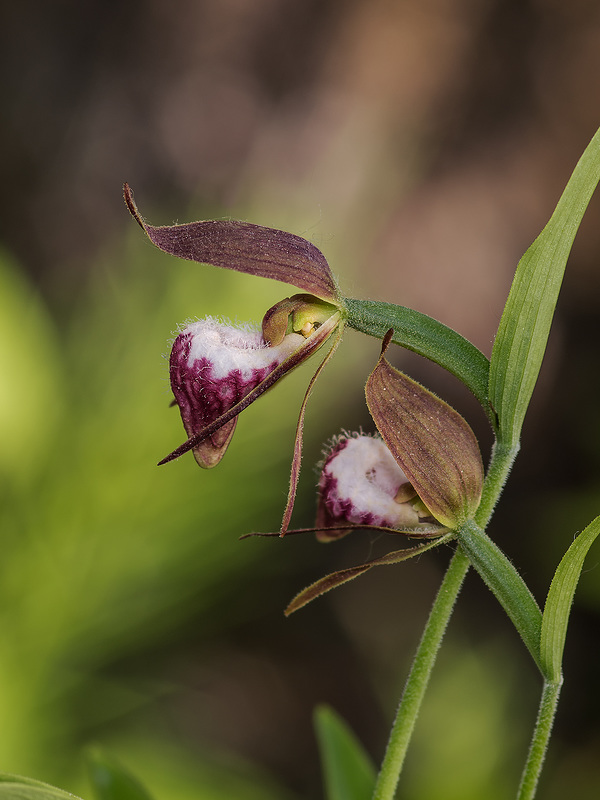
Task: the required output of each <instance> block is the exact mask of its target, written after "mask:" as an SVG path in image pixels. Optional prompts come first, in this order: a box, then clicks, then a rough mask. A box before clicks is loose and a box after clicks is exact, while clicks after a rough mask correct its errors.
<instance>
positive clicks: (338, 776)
mask: <svg viewBox="0 0 600 800" xmlns="http://www.w3.org/2000/svg"><path fill="white" fill-rule="evenodd" d="M315 730H316V734H317V741H318V743H319V752H320V754H321V764H322V767H323V780H324V783H325V797H326V800H370V797H371V795H372V794H373V789H374V788H375V777H376V772H375V767H374V766H373V762H372V761H371V759H370V757H369V755H368V754H367V753H366V752H365V750H364V748H363V746H362V745H361V743H360V742H359V741H358V739H357V738H356V736H355V735H354V733H353V732H352V730H351V729H350V728H349V726H348V725H347V723H346V722H345V721H344V720H343V719H342V718H341V717H340V716H339V714H336V712H335V711H334V710H333V709H332V708H330V707H329V706H319V707H318V708H317V709H316V711H315Z"/></svg>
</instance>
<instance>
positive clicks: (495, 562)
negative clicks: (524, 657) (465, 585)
mask: <svg viewBox="0 0 600 800" xmlns="http://www.w3.org/2000/svg"><path fill="white" fill-rule="evenodd" d="M456 538H457V539H458V542H459V544H460V546H461V547H462V549H463V551H464V552H465V555H466V556H467V557H468V559H469V561H470V562H471V564H473V566H474V567H475V569H476V570H477V572H478V573H479V575H480V576H481V577H482V578H483V580H484V582H485V583H486V584H487V586H488V587H489V588H490V589H491V590H492V592H493V593H494V595H495V596H496V598H497V600H498V601H499V602H500V604H501V605H502V607H503V608H504V610H505V611H506V613H507V614H508V616H509V617H510V619H511V620H512V622H513V624H514V626H515V628H516V629H517V631H518V632H519V634H520V636H521V638H522V639H523V641H524V643H525V645H526V647H527V649H528V650H529V652H530V653H531V655H532V657H533V660H534V661H535V663H536V664H537V665H538V666H539V667H540V669H542V667H541V663H540V632H541V625H542V612H541V611H540V609H539V607H538V604H537V603H536V602H535V599H534V597H533V595H532V594H531V592H530V591H529V588H528V587H527V584H526V583H525V581H524V580H523V578H522V577H521V576H520V575H519V573H518V572H517V570H516V569H515V567H514V566H513V565H512V564H511V562H510V561H509V560H508V558H507V557H506V556H505V555H504V553H503V552H502V550H500V548H499V547H498V546H497V545H496V544H494V542H492V540H491V539H490V538H489V536H487V534H486V533H484V531H483V530H482V529H481V528H480V527H479V526H478V525H476V524H475V523H474V522H473V521H472V520H468V521H467V522H465V524H464V525H462V526H461V527H460V528H459V529H458V530H457V531H456ZM542 671H543V670H542Z"/></svg>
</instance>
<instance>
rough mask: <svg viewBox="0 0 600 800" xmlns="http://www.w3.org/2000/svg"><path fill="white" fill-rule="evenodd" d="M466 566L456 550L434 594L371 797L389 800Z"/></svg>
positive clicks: (393, 792) (466, 563)
mask: <svg viewBox="0 0 600 800" xmlns="http://www.w3.org/2000/svg"><path fill="white" fill-rule="evenodd" d="M468 569H469V560H468V558H467V557H466V556H465V555H464V554H463V552H462V550H457V551H456V553H455V554H454V556H453V557H452V561H451V562H450V565H449V567H448V570H447V571H446V575H445V576H444V580H443V581H442V585H441V586H440V589H439V591H438V594H437V597H436V598H435V602H434V604H433V607H432V609H431V613H430V615H429V619H428V620H427V624H426V626H425V630H424V631H423V636H422V638H421V642H420V644H419V647H418V649H417V652H416V655H415V659H414V661H413V665H412V668H411V671H410V674H409V676H408V680H407V681H406V685H405V687H404V692H403V694H402V699H401V701H400V705H399V706H398V711H397V714H396V719H395V720H394V724H393V726H392V730H391V732H390V738H389V741H388V746H387V750H386V753H385V756H384V759H383V763H382V765H381V770H380V772H379V775H378V777H377V783H376V785H375V792H374V793H373V800H391V799H392V798H393V797H394V794H395V792H396V786H397V785H398V779H399V777H400V771H401V769H402V764H403V763H404V757H405V755H406V750H407V748H408V745H409V742H410V739H411V736H412V732H413V729H414V727H415V723H416V721H417V715H418V713H419V709H420V707H421V702H422V700H423V695H424V694H425V690H426V689H427V685H428V683H429V678H430V677H431V671H432V669H433V665H434V663H435V659H436V656H437V653H438V650H439V648H440V645H441V643H442V639H443V637H444V633H445V631H446V628H447V626H448V621H449V620H450V616H451V615H452V610H453V609H454V604H455V603H456V599H457V597H458V593H459V592H460V588H461V586H462V584H463V580H464V578H465V575H466V574H467V571H468Z"/></svg>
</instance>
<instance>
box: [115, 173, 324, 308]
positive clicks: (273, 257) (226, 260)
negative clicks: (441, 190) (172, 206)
mask: <svg viewBox="0 0 600 800" xmlns="http://www.w3.org/2000/svg"><path fill="white" fill-rule="evenodd" d="M123 195H124V198H125V202H126V204H127V207H128V209H129V211H130V212H131V215H132V216H133V218H134V219H135V220H136V221H137V222H138V224H139V225H140V227H141V228H142V230H143V231H144V232H145V233H146V235H147V236H148V238H149V239H150V241H151V242H152V243H153V244H154V245H156V247H158V248H159V249H160V250H162V251H163V252H165V253H170V254H171V255H174V256H177V257H178V258H185V259H187V260H189V261H197V262H199V263H202V264H212V265H213V266H215V267H224V268H225V269H233V270H237V271H238V272H246V273H248V274H250V275H259V276H260V277H262V278H272V279H273V280H277V281H283V282H284V283H289V284H291V285H292V286H297V287H298V288H299V289H302V291H304V292H308V293H309V294H312V295H315V296H316V297H319V298H321V299H322V300H328V301H334V302H335V300H336V298H337V296H338V294H337V289H336V285H335V280H334V278H333V275H332V273H331V270H330V268H329V264H328V263H327V259H326V258H325V256H324V255H323V253H322V252H321V251H320V250H319V248H318V247H315V245H314V244H312V243H311V242H309V241H307V240H306V239H303V238H302V237H301V236H296V235H295V234H293V233H287V232H286V231H280V230H276V229H275V228H265V227H263V226H262V225H254V224H252V223H250V222H235V221H228V220H212V221H206V222H190V223H187V224H184V225H163V226H159V227H155V226H153V225H148V224H147V223H146V222H145V221H144V219H143V218H142V216H141V214H140V213H139V211H138V209H137V206H136V204H135V201H134V199H133V192H132V191H131V188H130V187H129V185H128V184H127V183H126V184H125V185H124V186H123Z"/></svg>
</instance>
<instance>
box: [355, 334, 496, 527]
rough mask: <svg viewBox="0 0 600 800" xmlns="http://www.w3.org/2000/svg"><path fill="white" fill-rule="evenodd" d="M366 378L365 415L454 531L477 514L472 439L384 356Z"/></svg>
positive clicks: (477, 468) (479, 481) (477, 456)
mask: <svg viewBox="0 0 600 800" xmlns="http://www.w3.org/2000/svg"><path fill="white" fill-rule="evenodd" d="M391 334H392V331H388V333H387V334H386V337H385V339H384V341H383V347H382V350H381V356H380V358H379V362H378V363H377V366H376V367H375V369H374V370H373V372H372V373H371V375H370V376H369V379H368V380H367V385H366V397H367V405H368V406H369V411H370V412H371V416H372V417H373V419H374V421H375V424H376V425H377V429H378V431H379V433H380V434H381V436H382V437H383V440H384V441H385V443H386V444H387V446H388V447H389V449H390V451H391V452H392V455H393V456H394V458H395V459H396V461H397V463H398V464H399V465H400V467H401V468H402V470H403V471H404V473H405V474H406V476H407V477H408V479H409V481H410V483H411V484H412V485H413V487H414V488H415V489H416V491H417V493H418V495H419V497H420V498H421V500H422V501H423V503H424V504H425V505H426V506H427V508H428V509H429V510H430V511H431V513H432V514H433V516H434V517H435V518H436V519H438V520H439V521H440V522H441V523H442V524H443V525H446V526H447V527H449V528H456V527H457V526H458V525H459V524H461V522H463V521H464V520H466V519H468V518H469V517H470V516H472V515H473V514H474V512H475V511H476V509H477V507H478V505H479V501H480V499H481V490H482V486H483V463H482V460H481V453H480V451H479V446H478V444H477V439H476V438H475V434H474V433H473V431H472V430H471V428H470V427H469V425H468V424H467V423H466V421H465V420H464V419H463V418H462V417H461V416H460V414H459V413H458V412H456V411H455V410H454V409H453V408H451V407H450V406H449V405H448V404H447V403H445V402H444V401H443V400H440V398H439V397H436V396H435V395H434V394H432V393H431V392H429V391H428V390H427V389H425V388H424V387H423V386H421V384H419V383H417V382H416V381H413V380H412V379H411V378H409V377H407V376H406V375H404V374H403V373H401V372H399V371H398V370H396V369H394V368H393V367H392V366H391V364H389V362H388V361H387V360H386V359H385V357H384V353H385V350H386V348H387V346H388V344H389V342H390V339H391Z"/></svg>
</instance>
